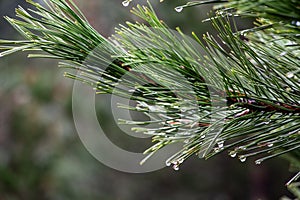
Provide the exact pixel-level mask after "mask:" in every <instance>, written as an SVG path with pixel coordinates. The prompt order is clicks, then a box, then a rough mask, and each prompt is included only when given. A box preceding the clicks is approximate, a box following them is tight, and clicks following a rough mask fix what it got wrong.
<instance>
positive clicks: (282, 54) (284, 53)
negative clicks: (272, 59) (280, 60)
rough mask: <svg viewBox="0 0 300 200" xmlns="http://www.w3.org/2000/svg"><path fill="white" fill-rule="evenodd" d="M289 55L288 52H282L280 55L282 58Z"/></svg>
mask: <svg viewBox="0 0 300 200" xmlns="http://www.w3.org/2000/svg"><path fill="white" fill-rule="evenodd" d="M286 54H287V52H286V51H283V52H281V54H279V55H280V56H284V55H286Z"/></svg>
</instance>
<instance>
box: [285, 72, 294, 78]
mask: <svg viewBox="0 0 300 200" xmlns="http://www.w3.org/2000/svg"><path fill="white" fill-rule="evenodd" d="M286 77H288V78H293V77H294V73H293V72H288V73H287V74H286Z"/></svg>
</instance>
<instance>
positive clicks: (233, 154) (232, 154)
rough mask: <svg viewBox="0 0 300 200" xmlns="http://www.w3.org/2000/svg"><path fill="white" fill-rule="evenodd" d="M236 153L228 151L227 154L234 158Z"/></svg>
mask: <svg viewBox="0 0 300 200" xmlns="http://www.w3.org/2000/svg"><path fill="white" fill-rule="evenodd" d="M236 154H237V153H236V151H230V152H229V155H230V156H231V157H232V158H234V157H236Z"/></svg>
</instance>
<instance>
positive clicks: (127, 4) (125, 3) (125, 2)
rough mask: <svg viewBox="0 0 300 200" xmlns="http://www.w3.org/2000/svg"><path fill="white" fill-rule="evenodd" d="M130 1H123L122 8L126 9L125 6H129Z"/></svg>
mask: <svg viewBox="0 0 300 200" xmlns="http://www.w3.org/2000/svg"><path fill="white" fill-rule="evenodd" d="M130 1H131V0H125V1H123V2H122V5H123V6H124V7H127V6H129V3H130Z"/></svg>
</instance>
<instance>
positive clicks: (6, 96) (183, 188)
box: [0, 0, 292, 200]
mask: <svg viewBox="0 0 300 200" xmlns="http://www.w3.org/2000/svg"><path fill="white" fill-rule="evenodd" d="M75 2H76V3H77V5H78V6H79V8H80V9H82V11H83V13H85V14H86V16H87V18H88V19H89V21H90V23H91V24H92V25H93V26H94V27H95V28H96V29H97V30H98V31H99V32H100V33H101V34H103V35H105V36H109V35H111V34H113V32H114V27H116V26H118V24H120V23H122V24H124V22H125V21H135V20H137V18H136V17H134V16H132V15H131V14H130V12H129V10H130V7H131V6H129V7H123V6H122V0H76V1H75ZM152 2H153V6H154V8H155V9H156V11H157V13H158V15H159V16H160V18H161V19H163V20H164V21H165V22H166V23H167V24H168V25H169V26H170V27H171V28H173V29H174V28H175V27H177V26H179V27H181V29H182V30H183V32H184V33H186V34H187V35H190V33H191V31H195V32H196V33H198V34H199V35H200V36H201V34H202V33H204V32H206V31H209V30H210V26H209V24H202V23H201V20H202V19H204V18H205V17H207V13H208V11H209V9H210V7H208V6H202V7H198V8H190V9H188V10H184V11H183V12H181V13H177V12H175V11H174V7H176V6H177V5H180V4H182V3H183V1H182V0H181V1H180V0H177V1H176V0H165V1H164V2H163V3H159V0H152ZM140 3H146V1H140ZM18 5H22V6H23V7H27V5H26V3H25V0H0V16H14V9H15V8H16V7H17V6H18ZM131 5H133V4H131ZM240 24H242V25H245V24H246V25H247V23H240ZM18 37H19V36H18V35H17V34H16V31H14V30H13V29H12V28H11V27H10V26H9V24H8V23H7V22H6V21H5V20H4V19H3V18H1V19H0V38H5V39H17V38H18ZM63 72H64V69H59V68H57V61H53V60H47V59H27V58H26V54H25V53H17V54H14V55H12V56H8V57H5V58H1V59H0V200H35V199H38V200H48V199H55V200H69V199H70V200H71V199H72V200H77V199H78V200H82V199H87V200H90V199H91V200H94V199H97V200H98V199H99V200H140V199H144V200H168V199H170V200H171V199H172V200H182V199H185V200H202V199H203V200H210V199H211V200H231V199H250V200H254V199H255V200H256V199H262V200H263V199H272V200H273V199H279V198H280V197H282V196H284V195H286V196H289V193H288V191H287V190H286V188H285V183H286V181H288V179H289V178H290V177H291V176H292V174H291V173H289V172H288V167H289V165H288V163H287V162H286V161H285V160H283V159H280V158H278V159H276V160H272V161H267V162H265V163H263V164H262V165H260V166H256V165H255V164H254V162H253V160H247V162H246V163H240V162H239V160H238V159H232V158H230V157H229V156H228V155H227V153H226V152H225V153H223V155H219V156H217V157H215V158H212V159H210V160H207V161H204V160H201V159H198V158H197V157H196V156H195V157H192V158H191V159H189V160H188V161H186V162H185V163H184V164H183V165H182V166H181V169H180V170H179V171H174V170H173V169H172V168H164V169H162V170H159V171H156V172H152V173H147V174H127V173H122V172H118V171H116V170H113V169H110V168H108V167H106V166H104V165H103V164H101V163H100V162H98V161H97V160H95V159H94V158H93V157H92V156H91V155H90V154H89V153H88V152H87V150H86V149H85V148H84V146H83V145H82V143H81V141H80V140H79V137H78V135H77V133H76V130H75V128H74V122H73V119H72V110H71V103H72V101H71V94H72V84H73V81H72V80H69V79H66V78H64V77H63ZM105 107H106V105H105V104H104V103H101V96H99V97H97V109H98V113H99V115H100V116H101V117H102V118H107V119H108V120H107V121H106V126H107V127H108V130H109V131H107V132H106V133H107V134H111V135H112V136H109V137H111V138H113V139H112V140H114V141H115V142H116V143H120V146H122V147H123V146H125V147H126V146H128V144H129V143H127V142H126V140H123V139H122V140H120V139H119V140H118V138H119V137H118V136H120V138H122V137H121V135H122V134H124V133H122V132H121V131H120V129H118V128H117V126H116V125H114V124H113V123H114V122H110V121H109V118H110V117H111V113H109V111H107V109H105ZM139 140H140V139H139ZM139 140H137V141H136V143H134V145H136V146H138V145H139V144H142V145H144V143H139ZM148 140H150V139H148ZM121 143H123V145H122V144H121ZM126 144H127V145H126ZM130 144H132V143H130ZM147 144H148V143H147ZM147 147H148V146H138V147H137V149H139V150H144V149H146V148H147Z"/></svg>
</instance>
